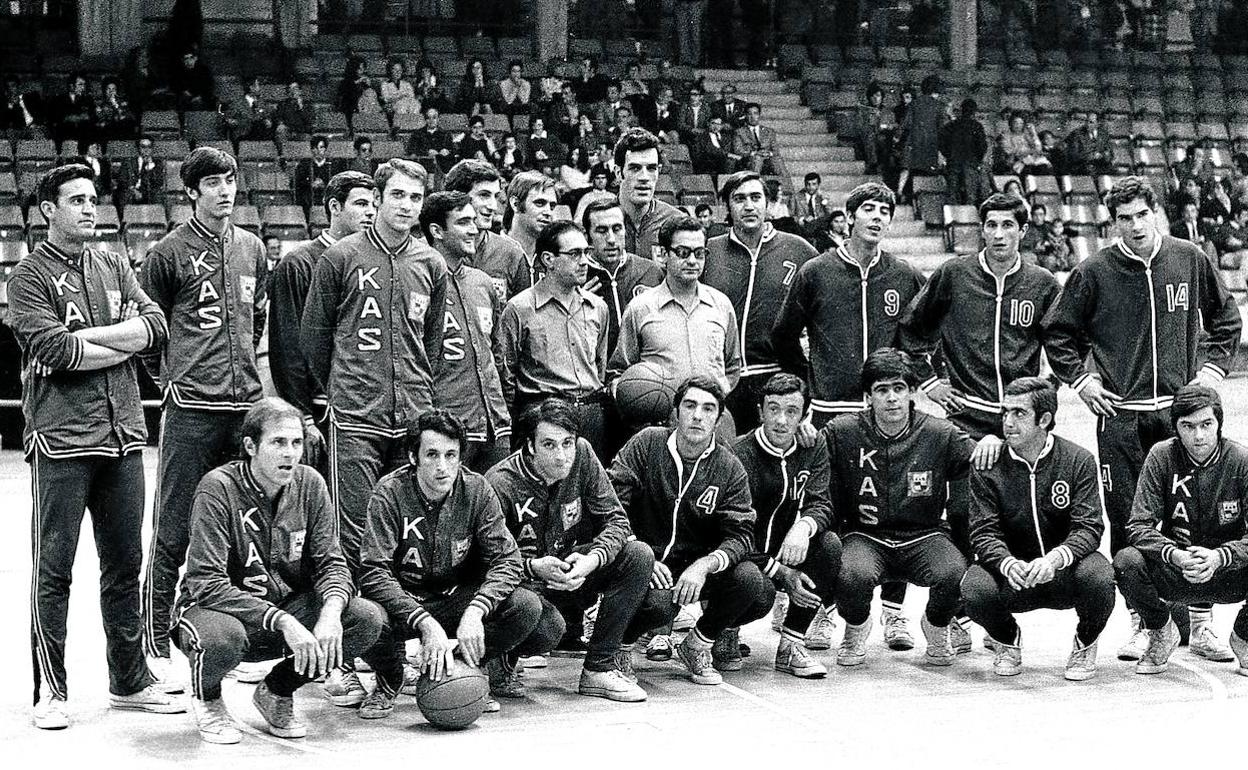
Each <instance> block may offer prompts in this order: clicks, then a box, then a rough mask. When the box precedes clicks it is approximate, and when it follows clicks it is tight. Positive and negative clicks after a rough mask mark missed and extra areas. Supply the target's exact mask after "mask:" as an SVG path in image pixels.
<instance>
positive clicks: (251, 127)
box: [225, 77, 273, 142]
mask: <svg viewBox="0 0 1248 770" xmlns="http://www.w3.org/2000/svg"><path fill="white" fill-rule="evenodd" d="M225 127H226V129H227V130H228V131H229V133H230V137H231V138H232V139H233V140H234V141H235V142H239V141H243V140H262V139H272V138H273V116H272V114H271V113H270V112H269V105H268V104H267V103H265V101H264V100H263V99H261V98H260V78H258V77H253V78H251V79H250V80H245V81H243V95H242V96H240V97H239V98H237V99H235V100H233V101H232V102H230V104H229V107H228V108H227V109H226V112H225Z"/></svg>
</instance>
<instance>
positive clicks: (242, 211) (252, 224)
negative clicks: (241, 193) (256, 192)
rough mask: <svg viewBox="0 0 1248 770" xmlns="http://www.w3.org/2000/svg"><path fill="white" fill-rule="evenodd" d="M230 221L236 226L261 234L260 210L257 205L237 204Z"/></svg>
mask: <svg viewBox="0 0 1248 770" xmlns="http://www.w3.org/2000/svg"><path fill="white" fill-rule="evenodd" d="M230 221H231V222H233V223H234V225H235V226H236V227H241V228H242V229H244V230H247V231H249V232H252V233H255V234H256V235H259V234H260V225H261V222H260V211H259V210H258V209H257V208H256V207H255V206H251V205H246V204H244V205H241V206H235V207H234V214H233V215H232V216H231V217H230Z"/></svg>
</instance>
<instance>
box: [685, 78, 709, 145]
mask: <svg viewBox="0 0 1248 770" xmlns="http://www.w3.org/2000/svg"><path fill="white" fill-rule="evenodd" d="M710 125H711V108H710V107H709V106H707V104H706V93H705V92H704V91H703V90H702V89H701V88H699V87H698V86H694V87H693V89H692V90H690V91H689V104H688V105H687V106H686V107H684V108H683V109H682V110H681V111H680V117H678V118H677V119H676V132H677V133H678V134H679V135H680V141H681V142H683V143H685V144H687V145H689V146H693V145H695V144H697V143H698V140H699V139H700V138H702V136H703V135H705V134H706V131H707V129H708V128H709V127H710Z"/></svg>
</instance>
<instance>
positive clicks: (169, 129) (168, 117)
mask: <svg viewBox="0 0 1248 770" xmlns="http://www.w3.org/2000/svg"><path fill="white" fill-rule="evenodd" d="M139 125H140V127H141V129H142V131H143V133H145V134H150V135H151V136H152V138H153V139H177V138H179V137H181V136H182V123H181V121H180V120H179V119H178V113H176V112H174V111H173V110H148V111H147V112H144V113H143V119H142V120H141V121H140V122H139Z"/></svg>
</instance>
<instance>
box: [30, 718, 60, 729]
mask: <svg viewBox="0 0 1248 770" xmlns="http://www.w3.org/2000/svg"><path fill="white" fill-rule="evenodd" d="M30 722H31V724H33V725H34V726H35V727H37V728H39V729H40V730H64V729H65V728H67V727H69V721H68V720H66V721H64V722H62V721H60V720H57V721H55V722H51V721H48V720H44V721H43V723H42V724H40V720H39V718H38V717H31V720H30Z"/></svg>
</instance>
